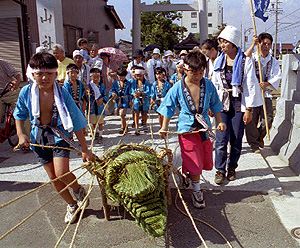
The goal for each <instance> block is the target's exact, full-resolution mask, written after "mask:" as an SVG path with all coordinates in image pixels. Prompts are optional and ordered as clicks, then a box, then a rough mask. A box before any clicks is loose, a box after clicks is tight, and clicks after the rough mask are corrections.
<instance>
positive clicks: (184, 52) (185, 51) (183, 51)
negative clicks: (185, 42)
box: [179, 50, 188, 56]
mask: <svg viewBox="0 0 300 248" xmlns="http://www.w3.org/2000/svg"><path fill="white" fill-rule="evenodd" d="M182 54H185V55H187V54H188V52H187V50H182V51H181V52H180V53H179V56H181V55H182Z"/></svg>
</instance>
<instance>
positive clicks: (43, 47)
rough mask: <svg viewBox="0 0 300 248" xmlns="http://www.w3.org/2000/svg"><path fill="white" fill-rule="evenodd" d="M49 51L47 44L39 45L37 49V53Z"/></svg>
mask: <svg viewBox="0 0 300 248" xmlns="http://www.w3.org/2000/svg"><path fill="white" fill-rule="evenodd" d="M48 51H49V50H48V48H47V47H45V46H39V47H37V48H36V49H35V53H43V52H45V53H47V52H48Z"/></svg>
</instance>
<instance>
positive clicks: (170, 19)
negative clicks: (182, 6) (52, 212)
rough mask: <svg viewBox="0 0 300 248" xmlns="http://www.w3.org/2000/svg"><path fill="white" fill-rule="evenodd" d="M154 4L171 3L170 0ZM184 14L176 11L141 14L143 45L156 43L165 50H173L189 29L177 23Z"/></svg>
mask: <svg viewBox="0 0 300 248" xmlns="http://www.w3.org/2000/svg"><path fill="white" fill-rule="evenodd" d="M154 4H170V0H166V1H159V2H157V1H156V2H155V3H154ZM181 18H182V15H181V13H180V12H176V11H166V12H145V13H142V15H141V42H142V46H144V47H146V46H147V45H151V44H156V45H159V46H161V48H162V49H163V50H169V49H170V50H172V49H173V47H174V45H176V44H178V43H179V42H180V40H181V38H183V33H184V32H186V31H187V29H186V28H185V27H181V26H179V25H178V24H176V23H175V22H176V21H180V19H181Z"/></svg>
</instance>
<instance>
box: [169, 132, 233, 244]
mask: <svg viewBox="0 0 300 248" xmlns="http://www.w3.org/2000/svg"><path fill="white" fill-rule="evenodd" d="M197 132H199V130H198V131H194V132H193V133H197ZM168 133H173V132H169V131H168V132H167V137H166V138H167V139H166V138H164V141H165V146H166V149H168V142H167V140H168ZM176 149H177V147H176V148H175V150H176ZM175 150H174V151H173V154H174V153H175ZM170 169H171V172H172V178H173V182H174V184H175V187H176V189H177V194H176V197H175V207H176V209H177V210H178V211H179V212H180V213H182V214H183V215H185V216H187V217H189V218H190V220H191V222H192V225H193V227H194V229H195V231H196V233H197V235H198V236H199V238H200V240H201V241H202V243H203V244H204V246H205V247H206V248H207V245H206V243H205V241H204V239H203V237H202V236H201V234H200V232H199V230H198V228H197V227H196V224H195V221H194V220H196V221H199V222H201V223H203V224H205V225H207V226H208V227H210V228H211V229H213V230H214V231H215V232H216V233H218V234H219V235H220V236H221V237H222V238H223V239H224V240H225V242H226V244H227V245H228V246H229V247H230V248H233V247H232V245H231V244H230V242H229V241H228V240H227V239H226V237H225V236H224V235H223V234H222V233H221V232H220V231H219V230H217V229H216V228H215V227H213V226H212V225H210V224H209V223H207V222H205V221H203V220H201V219H197V218H194V217H193V216H192V215H191V214H190V212H189V210H188V207H187V204H186V202H185V201H184V199H183V197H182V194H181V192H180V189H179V187H178V184H177V182H176V180H175V176H174V175H175V174H177V175H178V172H177V171H175V169H174V168H173V167H170ZM174 173H175V174H174ZM178 176H179V175H178ZM179 179H180V182H181V178H180V176H179ZM178 196H179V197H180V199H181V202H182V205H183V206H184V208H185V211H186V213H184V212H183V211H182V210H181V209H180V208H179V207H178V205H177V199H178Z"/></svg>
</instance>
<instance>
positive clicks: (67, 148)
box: [13, 143, 81, 155]
mask: <svg viewBox="0 0 300 248" xmlns="http://www.w3.org/2000/svg"><path fill="white" fill-rule="evenodd" d="M30 145H31V146H36V147H43V148H49V149H64V150H69V151H71V152H76V153H77V154H78V155H81V152H80V151H78V150H76V149H72V148H69V147H58V146H45V145H40V144H33V143H30ZM20 146H21V145H20V144H18V145H17V146H15V147H14V149H13V150H14V152H15V151H17V150H18V149H19V148H20Z"/></svg>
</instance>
